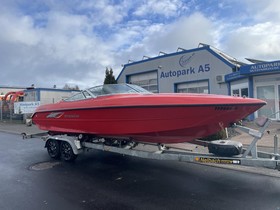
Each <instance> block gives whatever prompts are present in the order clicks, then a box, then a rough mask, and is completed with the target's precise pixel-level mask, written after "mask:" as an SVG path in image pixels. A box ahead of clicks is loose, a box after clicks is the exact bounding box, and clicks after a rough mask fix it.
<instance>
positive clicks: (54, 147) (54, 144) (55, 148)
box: [46, 139, 60, 159]
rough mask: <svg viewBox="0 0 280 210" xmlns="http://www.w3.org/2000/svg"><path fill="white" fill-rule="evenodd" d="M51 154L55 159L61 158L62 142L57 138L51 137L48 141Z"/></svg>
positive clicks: (47, 145) (47, 144)
mask: <svg viewBox="0 0 280 210" xmlns="http://www.w3.org/2000/svg"><path fill="white" fill-rule="evenodd" d="M46 147H47V150H48V153H49V156H50V157H51V158H54V159H59V158H60V143H59V141H57V140H54V139H50V140H48V141H47V143H46Z"/></svg>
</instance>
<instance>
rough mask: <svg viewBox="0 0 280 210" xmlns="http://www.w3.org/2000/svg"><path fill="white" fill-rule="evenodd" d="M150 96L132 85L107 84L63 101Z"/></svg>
mask: <svg viewBox="0 0 280 210" xmlns="http://www.w3.org/2000/svg"><path fill="white" fill-rule="evenodd" d="M135 93H139V94H152V93H151V92H149V91H147V90H145V89H144V88H142V87H139V86H137V85H132V84H108V85H100V86H96V87H92V88H89V89H86V90H84V91H81V92H79V93H77V94H75V95H73V96H71V97H70V98H68V99H66V100H65V101H77V100H83V99H87V98H96V97H98V96H102V95H114V94H135Z"/></svg>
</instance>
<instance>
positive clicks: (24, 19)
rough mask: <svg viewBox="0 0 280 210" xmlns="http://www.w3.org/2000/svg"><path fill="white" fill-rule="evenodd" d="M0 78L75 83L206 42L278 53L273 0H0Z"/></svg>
mask: <svg viewBox="0 0 280 210" xmlns="http://www.w3.org/2000/svg"><path fill="white" fill-rule="evenodd" d="M0 4H1V7H0V30H1V32H0V68H1V80H0V85H1V86H2V85H9V86H30V85H31V84H35V86H36V87H53V85H56V86H57V87H58V88H62V87H63V86H64V85H65V84H69V85H73V86H74V85H78V86H79V87H80V88H85V87H90V86H94V85H98V84H102V83H103V80H104V71H105V69H106V67H112V68H113V70H114V74H115V76H116V77H117V76H118V74H119V72H120V71H121V69H122V64H125V63H127V62H128V60H135V61H137V60H141V59H142V57H143V55H147V56H150V57H154V56H157V55H158V54H159V51H164V52H167V53H172V52H176V50H177V48H178V47H183V48H185V49H193V48H196V47H197V46H198V44H199V43H206V44H210V45H212V46H214V47H216V48H218V49H220V50H222V51H224V52H226V53H227V54H229V55H231V56H233V57H235V58H237V59H239V60H242V61H244V60H243V59H244V58H245V57H249V58H256V59H261V60H280V1H279V0H266V1H263V0H220V1H218V0H211V1H207V0H32V1H30V0H0Z"/></svg>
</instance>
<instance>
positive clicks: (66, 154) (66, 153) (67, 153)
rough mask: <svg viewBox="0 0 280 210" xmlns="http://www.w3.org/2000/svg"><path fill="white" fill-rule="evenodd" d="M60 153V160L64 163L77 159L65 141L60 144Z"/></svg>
mask: <svg viewBox="0 0 280 210" xmlns="http://www.w3.org/2000/svg"><path fill="white" fill-rule="evenodd" d="M60 153H61V158H62V159H63V160H64V161H68V162H69V161H73V160H75V159H76V158H77V155H75V154H74V152H73V149H72V147H71V145H70V144H69V143H68V142H66V141H62V142H61V144H60Z"/></svg>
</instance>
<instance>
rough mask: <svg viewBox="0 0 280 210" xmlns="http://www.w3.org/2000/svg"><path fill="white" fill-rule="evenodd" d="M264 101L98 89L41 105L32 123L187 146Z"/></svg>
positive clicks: (117, 86)
mask: <svg viewBox="0 0 280 210" xmlns="http://www.w3.org/2000/svg"><path fill="white" fill-rule="evenodd" d="M265 104H266V102H264V101H262V100H259V99H253V98H242V97H232V96H223V95H211V94H178V93H173V94H153V93H150V92H147V91H146V90H144V89H142V88H141V87H138V86H135V85H131V84H115V85H103V86H97V87H93V88H89V89H87V90H84V91H81V92H80V93H78V94H76V95H74V96H72V97H70V98H68V99H66V100H64V101H61V102H58V103H55V104H48V105H42V106H40V107H38V108H37V110H36V111H35V113H34V114H33V117H32V120H33V122H34V123H35V124H36V125H37V126H38V127H39V128H40V129H41V130H46V131H49V132H50V133H52V134H68V135H79V134H84V135H88V136H96V137H102V138H105V139H106V138H108V139H109V138H120V139H122V138H123V139H130V140H133V141H136V142H137V141H140V142H151V143H180V142H190V141H192V140H194V139H197V138H202V137H206V136H209V135H211V134H214V133H216V132H217V131H219V130H221V129H223V128H225V127H227V126H229V125H230V124H231V123H234V122H237V121H239V120H241V119H243V118H245V117H246V116H248V115H249V114H251V113H253V112H255V111H256V110H258V109H259V108H260V107H262V106H263V105H265Z"/></svg>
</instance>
